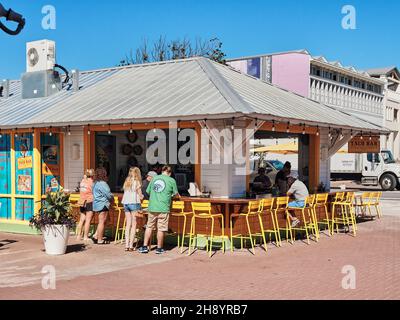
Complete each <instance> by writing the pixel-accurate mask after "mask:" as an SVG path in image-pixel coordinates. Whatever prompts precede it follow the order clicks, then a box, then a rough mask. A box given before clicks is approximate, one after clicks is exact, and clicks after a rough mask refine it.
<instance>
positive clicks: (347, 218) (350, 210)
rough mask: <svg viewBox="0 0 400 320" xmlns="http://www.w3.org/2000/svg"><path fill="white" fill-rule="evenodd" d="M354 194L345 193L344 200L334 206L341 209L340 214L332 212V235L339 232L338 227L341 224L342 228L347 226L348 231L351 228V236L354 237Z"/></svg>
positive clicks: (355, 226)
mask: <svg viewBox="0 0 400 320" xmlns="http://www.w3.org/2000/svg"><path fill="white" fill-rule="evenodd" d="M354 198H355V194H354V192H347V193H346V195H345V197H344V200H342V201H338V202H337V203H336V204H337V205H339V206H340V207H341V212H340V213H341V214H340V215H337V214H336V213H335V211H332V234H333V233H334V230H335V225H336V232H339V229H338V225H339V224H341V225H343V226H345V227H346V226H347V227H348V228H349V231H350V227H352V228H353V235H354V236H355V235H356V230H357V225H356V217H355V209H354Z"/></svg>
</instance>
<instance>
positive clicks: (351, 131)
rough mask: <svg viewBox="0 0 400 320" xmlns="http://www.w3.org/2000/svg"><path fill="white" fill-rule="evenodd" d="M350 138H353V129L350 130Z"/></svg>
mask: <svg viewBox="0 0 400 320" xmlns="http://www.w3.org/2000/svg"><path fill="white" fill-rule="evenodd" d="M350 138H351V139H353V129H351V130H350Z"/></svg>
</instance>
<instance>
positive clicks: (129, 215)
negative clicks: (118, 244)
mask: <svg viewBox="0 0 400 320" xmlns="http://www.w3.org/2000/svg"><path fill="white" fill-rule="evenodd" d="M125 217H126V226H125V248H131V246H130V245H129V244H130V241H129V240H130V235H131V226H132V213H131V212H129V211H125Z"/></svg>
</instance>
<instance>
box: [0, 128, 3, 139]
mask: <svg viewBox="0 0 400 320" xmlns="http://www.w3.org/2000/svg"><path fill="white" fill-rule="evenodd" d="M1 138H3V134H2V133H1V129H0V139H1Z"/></svg>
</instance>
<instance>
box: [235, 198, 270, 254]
mask: <svg viewBox="0 0 400 320" xmlns="http://www.w3.org/2000/svg"><path fill="white" fill-rule="evenodd" d="M262 208H263V204H262V201H249V204H248V207H247V212H246V213H234V214H232V215H231V216H230V230H231V251H232V252H233V247H234V246H233V240H234V239H240V245H241V249H243V240H247V239H249V240H250V243H251V248H252V251H253V254H255V250H254V243H253V240H254V238H255V237H262V239H263V241H264V248H265V251H267V241H266V240H265V233H264V227H263V223H262V219H261V217H260V213H261V210H262ZM241 218H243V219H245V221H246V232H245V233H243V232H240V233H237V234H234V233H233V228H234V220H236V223H238V222H239V221H240V219H241ZM251 218H253V220H254V219H256V220H257V221H258V224H259V232H253V231H252V228H251V225H250V219H251Z"/></svg>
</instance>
